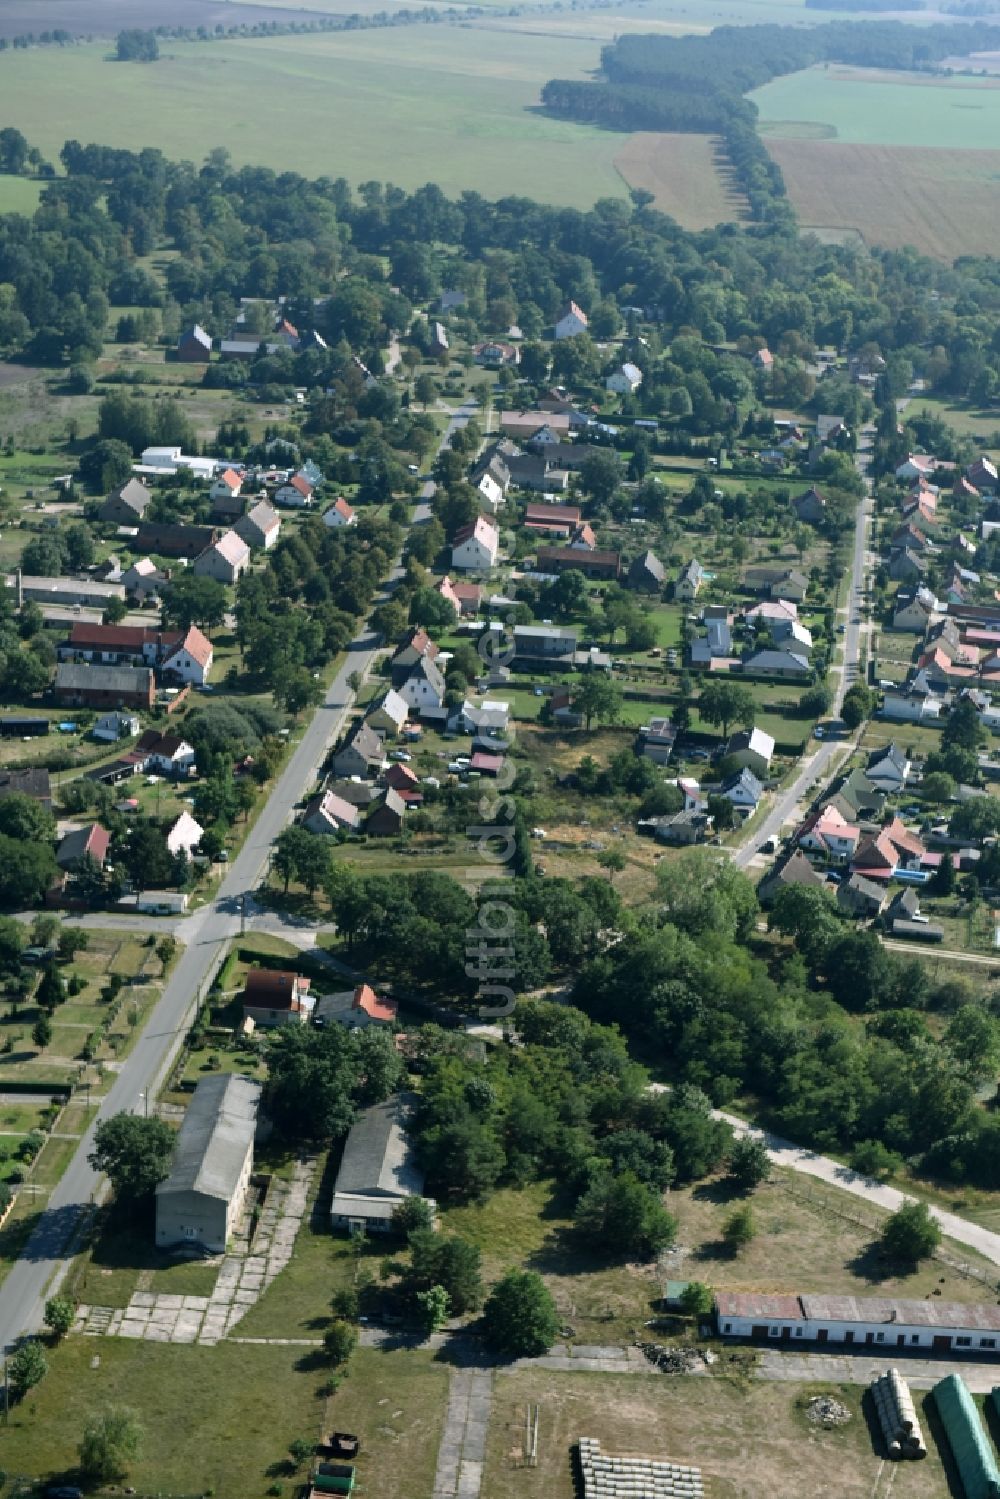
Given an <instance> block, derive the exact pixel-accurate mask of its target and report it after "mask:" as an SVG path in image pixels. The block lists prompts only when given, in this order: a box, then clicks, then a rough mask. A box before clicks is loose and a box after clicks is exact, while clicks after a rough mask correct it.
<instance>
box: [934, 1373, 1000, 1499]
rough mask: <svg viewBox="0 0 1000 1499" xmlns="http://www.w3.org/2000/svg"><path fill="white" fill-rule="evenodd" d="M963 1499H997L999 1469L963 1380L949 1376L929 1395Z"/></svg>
mask: <svg viewBox="0 0 1000 1499" xmlns="http://www.w3.org/2000/svg"><path fill="white" fill-rule="evenodd" d="M931 1396H932V1399H933V1401H934V1405H935V1407H936V1409H937V1413H938V1416H939V1417H940V1418H941V1425H942V1426H943V1427H944V1429H945V1434H946V1435H947V1438H948V1446H949V1447H950V1448H951V1455H952V1457H953V1458H954V1459H955V1467H956V1468H957V1469H958V1475H959V1477H960V1479H961V1480H962V1488H963V1490H964V1492H965V1499H1000V1468H998V1467H997V1462H996V1458H995V1457H994V1456H993V1448H992V1447H991V1445H990V1439H989V1437H988V1436H987V1435H986V1432H985V1430H984V1428H983V1423H982V1421H981V1420H980V1418H979V1412H978V1410H977V1409H976V1405H975V1401H974V1400H973V1398H972V1396H971V1395H970V1394H969V1390H968V1386H967V1385H966V1383H965V1381H964V1380H963V1379H961V1378H960V1377H959V1375H957V1374H949V1375H948V1377H947V1378H946V1379H942V1380H940V1381H939V1383H938V1384H936V1385H935V1386H934V1389H933V1390H932V1392H931Z"/></svg>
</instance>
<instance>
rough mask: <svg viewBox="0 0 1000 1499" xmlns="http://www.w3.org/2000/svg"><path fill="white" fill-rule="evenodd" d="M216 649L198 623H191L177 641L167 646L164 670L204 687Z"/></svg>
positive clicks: (184, 680)
mask: <svg viewBox="0 0 1000 1499" xmlns="http://www.w3.org/2000/svg"><path fill="white" fill-rule="evenodd" d="M214 659H215V650H214V648H213V646H212V642H211V641H210V640H209V639H208V637H207V636H205V635H203V634H202V632H201V631H200V630H199V628H198V626H197V625H191V626H189V628H188V629H187V630H186V631H185V632H184V634H183V636H182V637H181V638H180V639H179V640H178V641H177V642H176V644H171V645H169V646H167V647H165V649H164V651H163V655H162V658H161V664H162V667H163V670H164V672H169V673H170V674H171V676H174V677H177V678H179V680H180V681H182V682H193V683H194V684H195V686H197V687H203V686H204V684H205V683H206V682H207V681H208V676H209V672H210V671H211V670H212V662H213V660H214Z"/></svg>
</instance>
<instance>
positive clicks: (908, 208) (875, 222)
mask: <svg viewBox="0 0 1000 1499" xmlns="http://www.w3.org/2000/svg"><path fill="white" fill-rule="evenodd" d="M997 101H998V103H1000V93H998V94H997ZM998 122H1000V116H998ZM765 142H766V145H767V148H768V150H769V151H770V153H771V155H772V156H773V157H774V159H775V161H776V162H777V163H778V165H779V167H780V168H781V170H782V173H783V175H784V178H785V183H786V186H787V188H788V196H789V198H790V200H791V202H792V204H793V206H794V207H795V210H796V212H797V213H798V215H799V220H800V223H801V224H802V225H803V227H805V228H808V229H813V228H816V229H818V230H819V231H820V233H821V235H824V234H825V235H827V236H829V234H830V233H831V231H842V235H849V234H850V232H851V231H857V232H859V233H860V234H861V235H862V236H863V238H864V239H865V241H866V242H867V243H869V244H872V245H882V246H885V247H887V248H889V249H894V248H899V247H901V246H903V245H913V246H914V247H915V248H916V249H918V250H920V251H922V252H923V253H924V254H925V255H932V256H934V257H935V258H937V259H939V260H948V261H950V260H953V259H955V257H956V256H958V255H985V254H992V253H993V250H994V248H995V245H996V223H997V217H998V214H1000V151H996V150H962V149H955V148H948V149H945V148H940V149H932V148H925V147H917V146H913V145H909V146H907V145H866V144H847V143H845V142H842V141H839V140H836V141H834V140H806V139H797V140H793V139H785V138H783V137H778V136H776V135H772V134H768V135H766V136H765ZM929 205H932V208H931V210H930V211H929ZM841 237H842V236H841ZM949 419H950V418H949ZM956 425H958V424H957V423H956ZM996 426H997V422H996V421H995V420H994V421H993V422H991V423H990V426H989V431H991V432H992V431H993V430H995V429H996Z"/></svg>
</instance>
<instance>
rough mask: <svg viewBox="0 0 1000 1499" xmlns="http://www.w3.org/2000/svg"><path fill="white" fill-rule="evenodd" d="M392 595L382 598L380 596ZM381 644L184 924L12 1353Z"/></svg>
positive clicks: (70, 1188)
mask: <svg viewBox="0 0 1000 1499" xmlns="http://www.w3.org/2000/svg"><path fill="white" fill-rule="evenodd" d="M474 410H475V406H474V404H473V403H471V402H470V403H467V404H466V405H464V406H462V407H459V408H458V410H457V411H455V412H454V414H453V415H452V418H451V421H450V422H449V425H448V428H447V430H446V432H445V435H444V438H443V439H442V444H441V446H442V447H444V446H445V445H446V444H447V443H448V442H449V441H450V439H451V434H452V432H453V431H454V430H455V429H456V427H461V426H464V425H465V423H466V421H468V419H469V417H470V416H471V415H472V414H473V412H474ZM433 490H434V486H433V484H431V483H428V484H427V485H425V488H424V492H423V498H422V500H421V502H420V503H419V504H418V506H417V507H416V509H415V511H414V519H413V524H414V525H420V524H422V523H423V522H425V521H426V520H427V519H428V517H429V515H430V507H429V504H428V503H427V502H428V500H429V499H430V496H431V495H432V494H433ZM401 575H402V568H401V566H400V565H399V563H398V562H397V565H396V566H395V568H394V569H393V572H392V574H391V575H390V578H389V580H388V582H387V584H386V590H385V592H389V591H391V590H392V588H393V587H395V585H396V583H398V581H399V579H400V577H401ZM385 592H384V593H383V594H382V595H380V598H379V599H378V600H376V603H378V602H381V599H382V598H384V597H385ZM378 645H379V639H378V637H377V635H375V634H374V633H373V631H372V630H371V629H370V628H369V627H368V625H367V623H366V624H365V625H363V626H362V628H361V629H360V631H359V632H358V635H357V636H356V638H355V639H354V640H353V641H352V643H351V645H350V646H349V647H348V650H347V653H346V655H345V659H344V662H343V665H342V666H341V668H340V670H339V671H338V673H337V675H336V677H335V678H334V680H333V682H332V684H331V686H330V688H329V691H328V692H327V694H326V698H325V699H324V701H323V703H322V704H321V706H320V707H319V708H318V709H317V711H316V713H315V714H314V716H313V718H312V719H311V721H310V723H309V725H308V726H307V728H306V730H305V732H304V734H303V736H302V738H301V740H300V741H299V743H298V745H297V746H296V748H295V750H294V753H293V754H292V757H291V759H290V760H289V762H288V764H287V765H286V767H285V769H284V771H283V773H282V775H281V777H280V779H279V780H278V782H277V784H276V785H275V787H274V790H273V791H272V792H271V795H270V796H269V797H268V800H267V802H266V804H265V806H264V808H263V809H262V811H261V813H260V816H259V817H258V818H257V821H256V823H255V824H254V826H253V828H252V829H251V831H250V833H249V835H248V836H247V839H246V842H245V843H244V845H243V847H242V849H241V850H240V852H239V854H238V855H237V857H236V858H235V859H234V860H233V863H232V865H231V866H230V869H229V872H228V874H227V875H226V877H225V879H224V881H223V883H222V885H221V887H220V889H219V892H218V895H217V896H216V898H215V900H214V901H213V902H212V903H211V904H210V905H208V906H205V907H204V908H203V909H202V910H200V911H198V912H196V913H195V914H194V915H193V916H192V917H190V918H189V919H188V920H186V921H184V922H183V923H181V924H180V925H181V927H182V928H183V930H182V932H181V931H180V930H179V935H183V937H184V945H183V946H182V947H181V949H180V952H179V956H178V959H177V964H176V967H175V968H174V971H173V973H172V974H171V976H170V979H169V982H168V983H167V985H166V987H165V988H164V991H163V994H162V996H161V998H160V999H159V1001H158V1003H157V1005H156V1008H155V1009H154V1010H153V1013H152V1015H151V1016H150V1018H149V1020H148V1022H147V1024H146V1026H145V1029H144V1030H143V1032H142V1034H141V1035H140V1036H139V1038H138V1040H137V1041H136V1044H135V1046H134V1048H133V1050H132V1052H131V1053H130V1055H129V1056H128V1057H127V1058H126V1060H125V1062H124V1063H123V1064H122V1068H121V1071H120V1072H119V1074H118V1076H117V1078H116V1079H115V1082H114V1084H113V1085H112V1087H111V1089H110V1090H109V1092H108V1094H107V1095H106V1097H105V1098H104V1099H103V1100H102V1102H101V1108H100V1112H99V1114H98V1116H97V1119H96V1120H95V1121H94V1124H92V1125H91V1127H90V1129H89V1130H88V1131H87V1134H86V1135H85V1136H84V1138H83V1140H82V1141H81V1142H80V1146H79V1148H78V1149H77V1151H76V1154H75V1155H74V1156H73V1159H72V1160H71V1161H70V1163H69V1165H68V1166H67V1168H66V1170H65V1172H64V1173H63V1176H62V1179H61V1181H60V1182H59V1184H58V1185H57V1186H56V1187H55V1188H54V1189H53V1191H52V1193H51V1195H50V1197H49V1202H48V1206H47V1208H46V1209H45V1211H44V1212H43V1213H42V1215H41V1218H40V1220H39V1223H38V1225H37V1227H36V1228H35V1230H34V1232H33V1233H32V1235H31V1237H30V1239H29V1240H28V1243H27V1245H26V1246H25V1249H24V1251H23V1253H22V1255H21V1258H20V1259H19V1260H18V1261H17V1262H16V1264H14V1265H13V1266H12V1267H11V1270H10V1273H9V1274H8V1276H7V1278H6V1280H5V1281H4V1282H3V1285H2V1286H0V1348H3V1349H5V1350H8V1349H10V1347H11V1345H12V1344H14V1343H16V1341H17V1339H18V1338H20V1337H22V1336H23V1335H24V1334H25V1333H26V1332H31V1331H34V1330H36V1329H37V1328H39V1327H40V1326H41V1321H42V1310H43V1306H44V1300H45V1292H46V1287H47V1286H48V1284H49V1281H50V1280H51V1278H52V1276H53V1275H54V1273H55V1272H56V1271H57V1270H58V1269H59V1267H60V1266H61V1265H62V1263H63V1262H64V1260H65V1258H66V1257H67V1255H68V1252H69V1251H70V1249H71V1246H72V1241H73V1238H74V1236H75V1234H76V1232H77V1230H78V1228H79V1226H80V1223H81V1218H82V1216H83V1214H84V1213H85V1212H86V1210H87V1208H88V1206H89V1204H90V1203H92V1202H93V1201H95V1199H96V1197H97V1194H98V1193H99V1191H100V1190H101V1184H102V1179H101V1177H100V1176H99V1175H98V1173H97V1172H95V1171H94V1169H93V1167H92V1166H91V1165H90V1163H89V1162H88V1160H87V1156H88V1153H89V1152H90V1150H91V1148H92V1144H93V1134H94V1129H95V1127H96V1125H97V1123H98V1122H99V1121H100V1120H102V1119H107V1118H110V1116H111V1115H113V1114H120V1113H123V1112H133V1113H135V1112H142V1111H143V1110H144V1109H145V1107H146V1101H147V1099H148V1098H153V1097H155V1095H156V1092H157V1090H158V1088H159V1087H160V1085H161V1083H162V1080H163V1078H164V1076H165V1074H166V1072H167V1070H168V1068H169V1066H170V1065H171V1063H172V1061H173V1058H174V1056H175V1055H176V1053H177V1050H178V1049H179V1047H180V1044H181V1041H182V1039H183V1036H184V1033H185V1031H186V1030H187V1027H188V1025H189V1023H190V1019H191V1016H192V1011H193V1008H194V1005H195V1003H196V1000H197V998H198V996H199V995H200V994H201V993H202V992H203V991H204V990H205V988H206V987H207V985H208V984H209V982H210V981H211V979H212V977H213V975H214V972H215V970H216V968H217V966H218V965H219V963H221V961H222V958H223V956H224V953H225V945H226V943H227V942H228V941H229V940H230V939H231V938H232V937H233V936H235V935H236V934H237V933H238V932H239V929H240V905H241V901H242V899H243V897H244V896H245V895H247V894H248V893H249V892H251V891H252V890H254V889H255V888H256V886H257V885H258V884H259V882H260V880H261V877H262V876H263V873H264V871H265V868H266V865H267V860H268V854H269V851H270V849H271V845H272V844H273V842H274V840H275V838H276V837H277V835H278V834H279V833H280V832H281V830H282V828H284V827H285V826H286V824H287V823H288V820H289V818H290V817H291V814H292V810H293V808H294V807H295V804H296V803H297V802H298V801H299V800H300V799H301V797H302V796H303V793H304V792H306V791H307V790H308V789H309V788H310V787H311V786H312V784H313V782H314V780H315V777H316V772H317V770H318V769H319V767H320V766H321V765H322V764H323V761H324V759H325V757H326V753H327V750H328V749H329V748H330V746H331V745H332V744H333V742H334V741H335V740H336V738H337V736H338V734H339V733H340V731H341V728H342V727H343V724H344V720H345V718H346V717H347V714H348V711H349V709H350V707H351V704H352V703H353V701H354V694H353V693H352V691H351V689H350V686H349V685H348V680H347V679H348V677H349V676H350V675H351V674H352V673H353V672H355V671H357V672H360V673H361V674H362V675H363V674H364V673H365V671H367V669H368V667H369V666H370V665H371V662H372V660H373V657H374V655H375V652H376V650H377V648H378Z"/></svg>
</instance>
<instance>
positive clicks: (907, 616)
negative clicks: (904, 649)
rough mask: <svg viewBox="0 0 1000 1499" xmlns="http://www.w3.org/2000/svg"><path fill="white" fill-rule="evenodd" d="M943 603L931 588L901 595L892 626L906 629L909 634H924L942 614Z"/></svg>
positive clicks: (897, 602) (897, 628)
mask: <svg viewBox="0 0 1000 1499" xmlns="http://www.w3.org/2000/svg"><path fill="white" fill-rule="evenodd" d="M941 610H942V606H941V604H939V603H938V601H937V599H936V598H935V597H934V595H933V593H931V591H930V589H929V588H918V589H917V590H916V592H915V593H914V594H913V595H912V596H911V595H899V596H898V597H897V600H896V608H895V611H894V613H893V616H892V628H893V629H894V630H905V631H906V632H907V633H908V634H913V635H923V634H924V632H925V631H926V629H927V627H928V625H929V624H931V622H932V621H933V620H934V618H935V616H936V615H938V614H940V613H941Z"/></svg>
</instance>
